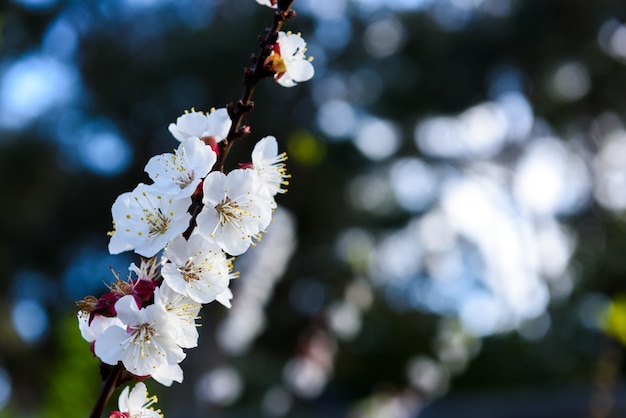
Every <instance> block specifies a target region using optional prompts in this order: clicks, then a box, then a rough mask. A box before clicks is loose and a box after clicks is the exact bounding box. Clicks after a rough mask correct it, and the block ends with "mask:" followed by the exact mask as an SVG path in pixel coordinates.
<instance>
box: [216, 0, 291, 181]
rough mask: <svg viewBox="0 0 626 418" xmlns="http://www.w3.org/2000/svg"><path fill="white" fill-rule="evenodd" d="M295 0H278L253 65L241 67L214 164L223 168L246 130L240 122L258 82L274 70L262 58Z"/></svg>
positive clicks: (265, 57) (268, 52) (248, 109)
mask: <svg viewBox="0 0 626 418" xmlns="http://www.w3.org/2000/svg"><path fill="white" fill-rule="evenodd" d="M293 2H294V0H283V1H278V10H277V11H276V13H275V14H274V21H273V23H272V26H271V27H269V28H267V29H266V30H265V36H264V37H259V38H260V41H259V47H260V49H259V53H258V54H257V55H253V56H252V65H251V66H250V67H248V68H246V69H245V70H244V86H245V89H244V92H243V94H242V95H241V99H239V100H238V101H237V102H235V103H229V104H228V105H227V109H228V114H229V115H230V119H231V120H232V125H231V127H230V131H229V132H228V136H227V137H226V139H224V140H223V141H222V142H220V143H219V147H220V152H219V156H218V159H217V162H216V163H215V168H216V169H217V170H219V171H222V172H223V171H224V162H225V161H226V157H227V156H228V153H229V152H230V149H231V147H232V146H233V144H234V143H235V142H237V141H238V140H240V139H241V138H243V137H244V136H245V135H247V134H248V129H247V127H245V126H242V124H243V119H244V117H245V116H246V115H247V114H248V113H250V112H251V111H252V109H253V108H254V102H253V101H252V96H253V95H254V90H255V89H256V86H257V85H258V83H259V82H260V81H261V80H262V79H263V78H265V77H269V76H272V75H273V73H272V72H271V71H270V70H269V69H268V68H267V67H266V65H265V60H266V59H267V57H269V55H270V54H271V52H272V47H273V46H274V44H276V39H277V38H278V31H280V29H281V28H282V26H283V24H284V23H285V22H286V21H288V20H289V19H291V18H292V17H294V16H295V14H296V13H295V12H294V11H293V10H292V9H291V7H292V5H293Z"/></svg>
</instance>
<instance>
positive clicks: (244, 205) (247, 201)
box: [196, 169, 272, 255]
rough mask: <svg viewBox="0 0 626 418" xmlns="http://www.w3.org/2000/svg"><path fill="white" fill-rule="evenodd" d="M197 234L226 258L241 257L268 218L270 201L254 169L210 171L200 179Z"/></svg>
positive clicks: (265, 225)
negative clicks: (201, 204) (201, 186)
mask: <svg viewBox="0 0 626 418" xmlns="http://www.w3.org/2000/svg"><path fill="white" fill-rule="evenodd" d="M203 191H204V196H203V198H202V203H204V208H203V209H202V212H200V214H199V215H198V217H197V218H196V222H197V224H198V228H197V231H198V233H200V234H201V235H202V236H204V237H205V238H206V239H208V240H209V241H212V240H214V241H215V242H217V244H218V245H219V246H220V247H221V248H222V249H223V250H224V251H225V252H227V253H228V254H230V255H240V254H243V253H244V252H245V251H246V250H247V249H248V248H249V247H250V245H251V244H252V242H253V240H254V239H255V238H258V234H259V233H260V232H261V231H263V230H264V229H265V228H266V227H267V226H268V225H269V223H270V222H271V219H272V199H270V198H269V197H267V196H266V195H265V194H263V192H262V189H261V185H260V179H259V176H258V175H257V174H256V172H255V171H254V170H241V169H237V170H233V171H231V172H230V173H229V174H228V176H227V175H225V174H224V173H220V172H212V173H209V175H208V176H207V177H206V179H205V180H204V185H203Z"/></svg>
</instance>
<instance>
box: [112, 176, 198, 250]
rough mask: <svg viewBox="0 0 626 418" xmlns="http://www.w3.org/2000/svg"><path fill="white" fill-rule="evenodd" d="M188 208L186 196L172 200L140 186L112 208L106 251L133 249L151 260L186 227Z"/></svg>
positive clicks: (144, 186) (188, 202)
mask: <svg viewBox="0 0 626 418" xmlns="http://www.w3.org/2000/svg"><path fill="white" fill-rule="evenodd" d="M190 205H191V197H189V196H187V197H181V198H174V197H171V196H168V195H166V194H164V193H162V192H160V191H158V190H157V189H155V188H154V187H152V185H150V186H148V185H145V184H141V183H140V184H139V185H138V186H137V187H136V188H135V190H133V191H132V192H127V193H123V194H121V195H120V196H118V198H117V199H116V200H115V202H114V203H113V207H112V208H111V213H112V215H113V223H114V225H115V231H113V232H112V233H110V234H111V240H110V241H109V252H110V253H111V254H119V253H121V252H123V251H129V250H133V249H134V250H135V252H136V253H137V254H140V255H142V256H144V257H152V256H153V255H155V254H156V253H158V252H159V251H160V250H161V249H163V248H164V247H165V245H166V244H167V243H168V242H169V241H171V240H172V239H173V238H174V237H176V236H177V235H179V234H182V233H183V232H185V230H186V229H187V228H188V227H189V221H190V219H191V215H190V214H189V213H187V209H189V206H190Z"/></svg>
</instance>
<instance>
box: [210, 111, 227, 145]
mask: <svg viewBox="0 0 626 418" xmlns="http://www.w3.org/2000/svg"><path fill="white" fill-rule="evenodd" d="M231 125H232V121H231V120H230V116H228V111H227V110H226V109H225V108H220V109H216V110H215V111H213V112H211V113H210V114H209V115H208V117H207V124H206V133H208V134H209V135H210V136H214V137H215V138H216V140H217V142H220V141H222V140H223V139H224V138H226V137H227V136H228V131H230V127H231Z"/></svg>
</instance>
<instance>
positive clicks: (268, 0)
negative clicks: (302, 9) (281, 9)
mask: <svg viewBox="0 0 626 418" xmlns="http://www.w3.org/2000/svg"><path fill="white" fill-rule="evenodd" d="M256 2H257V3H259V4H260V5H262V6H267V7H271V8H272V9H276V8H277V7H278V2H277V1H276V0H256Z"/></svg>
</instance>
